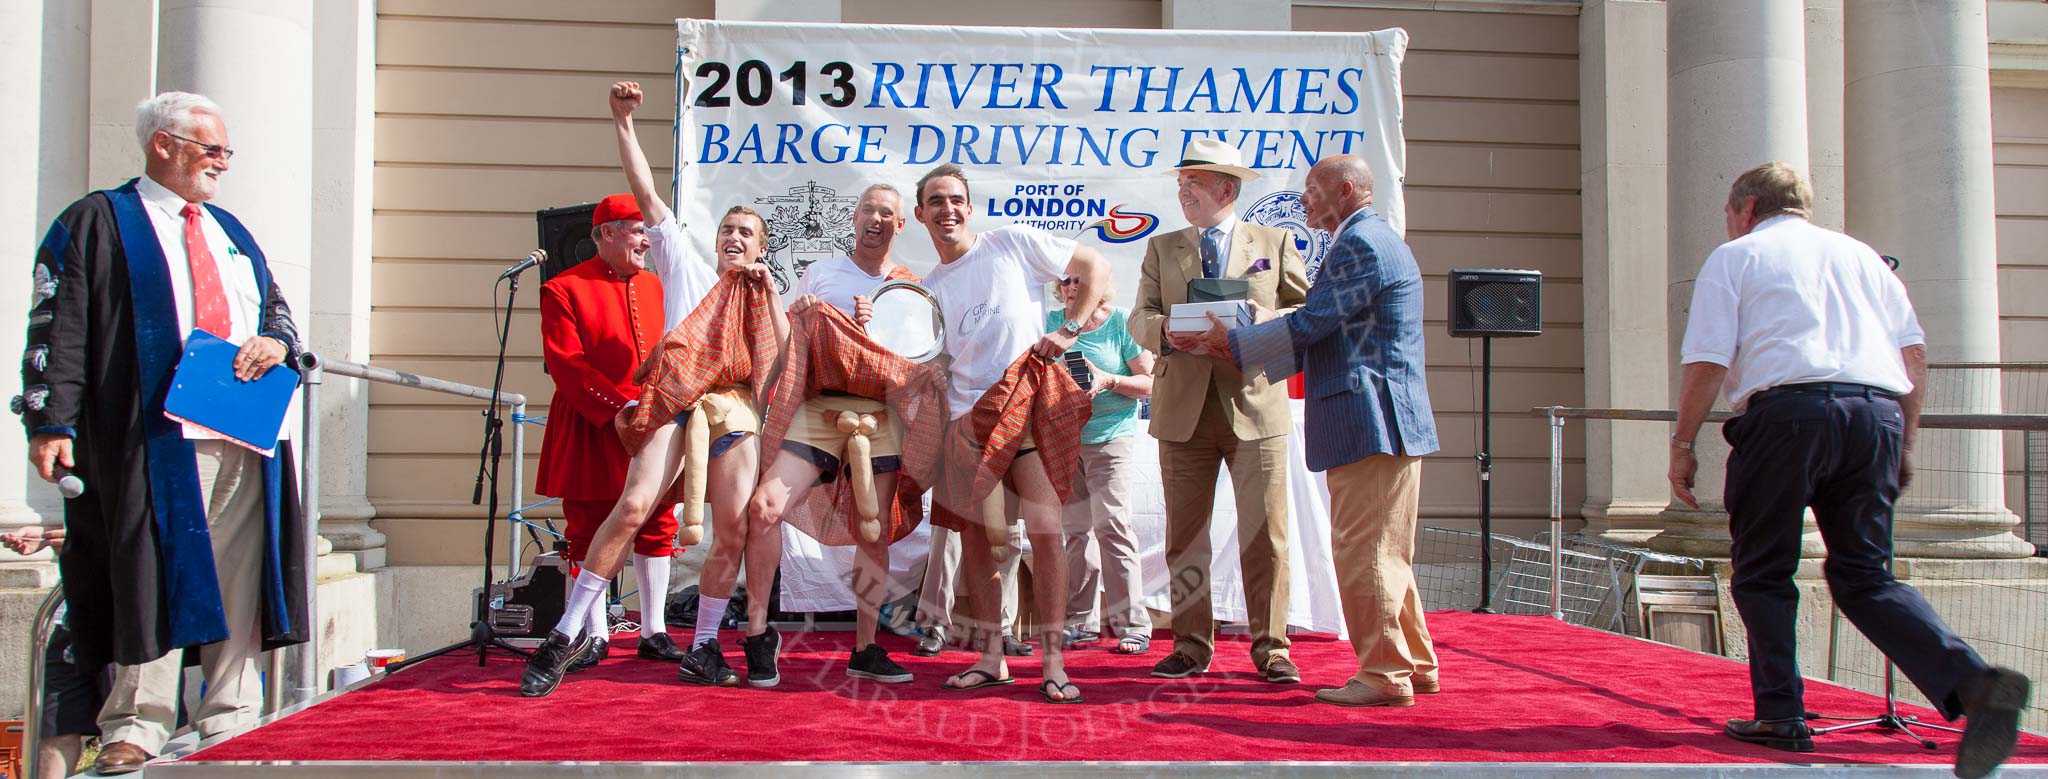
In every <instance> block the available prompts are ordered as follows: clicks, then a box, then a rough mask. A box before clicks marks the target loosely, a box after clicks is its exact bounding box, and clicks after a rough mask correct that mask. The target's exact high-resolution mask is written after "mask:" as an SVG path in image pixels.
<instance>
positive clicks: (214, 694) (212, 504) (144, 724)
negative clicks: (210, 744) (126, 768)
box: [99, 441, 263, 755]
mask: <svg viewBox="0 0 2048 779" xmlns="http://www.w3.org/2000/svg"><path fill="white" fill-rule="evenodd" d="M192 443H193V445H194V448H196V449H197V450H198V456H199V494H200V495H202V496H204V497H205V499H206V520H207V521H206V524H207V532H208V533H209V534H210V535H211V536H212V540H213V567H214V573H215V575H217V576H218V577H219V578H220V595H221V609H222V611H223V612H224V613H225V614H226V617H227V624H228V637H227V639H226V640H224V641H216V642H214V643H211V644H206V645H204V646H202V647H200V649H199V661H200V669H201V671H202V673H203V674H204V675H205V678H206V692H205V695H204V697H202V698H200V701H199V709H198V710H197V711H196V712H194V713H193V716H192V725H193V727H195V728H197V729H198V730H199V735H200V737H202V738H211V737H213V736H216V735H220V734H222V733H227V732H229V731H232V730H235V729H237V728H241V727H243V726H246V725H248V724H250V723H252V722H255V720H256V715H257V712H258V707H259V706H261V705H262V703H263V682H262V677H261V676H260V675H259V674H258V673H257V671H256V656H257V654H259V653H260V652H261V651H262V645H263V640H262V629H261V625H260V624H259V619H260V614H259V612H260V611H261V610H262V607H263V596H262V594H261V588H262V584H263V460H262V459H261V458H260V457H258V456H257V455H256V454H255V453H254V452H251V451H249V450H247V449H243V448H242V447H239V446H236V445H234V444H229V443H223V442H221V441H194V442H192ZM184 660H185V653H184V652H183V651H182V650H175V649H174V650H171V652H169V653H168V654H165V655H164V656H163V657H159V658H157V659H155V660H151V661H149V662H147V663H143V664H141V665H117V666H115V667H114V685H113V689H112V690H111V691H110V692H109V693H108V695H107V703H106V705H105V706H102V707H100V719H99V724H100V734H101V735H100V740H101V741H102V742H104V743H108V744H112V743H114V742H117V741H125V742H128V743H130V744H134V745H136V746H138V747H141V748H142V749H143V751H146V752H148V753H150V754H152V755H155V754H161V753H162V752H163V748H164V744H165V742H168V741H169V740H170V737H171V729H172V728H173V727H174V726H175V725H176V724H177V721H178V682H179V680H180V678H181V677H182V676H183V671H184V665H185V663H184Z"/></svg>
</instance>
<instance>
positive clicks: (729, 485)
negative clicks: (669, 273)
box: [520, 81, 789, 697]
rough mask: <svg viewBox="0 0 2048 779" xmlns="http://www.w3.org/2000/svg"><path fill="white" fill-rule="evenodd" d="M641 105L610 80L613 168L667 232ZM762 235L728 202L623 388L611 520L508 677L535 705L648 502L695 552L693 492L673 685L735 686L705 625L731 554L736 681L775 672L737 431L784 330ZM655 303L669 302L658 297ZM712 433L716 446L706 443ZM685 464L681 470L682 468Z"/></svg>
mask: <svg viewBox="0 0 2048 779" xmlns="http://www.w3.org/2000/svg"><path fill="white" fill-rule="evenodd" d="M641 98H642V93H641V90H640V87H639V85H638V84H636V83H633V82H630V81H622V82H619V83H617V84H614V85H612V89H611V105H612V117H613V125H614V128H615V129H616V131H617V135H618V140H619V154H620V159H621V162H622V163H623V167H624V168H625V172H626V180H627V183H628V184H629V185H631V187H632V189H633V194H634V196H635V198H637V199H638V200H639V203H640V205H641V208H642V210H643V211H644V212H645V214H646V216H647V217H648V219H649V220H651V221H652V222H654V223H655V224H657V225H665V226H667V227H668V229H670V230H672V231H674V230H678V229H679V228H677V227H676V226H675V225H674V222H673V220H674V218H675V217H674V214H673V212H671V211H670V210H669V208H668V206H667V204H665V203H663V202H662V201H661V198H660V196H659V194H657V192H656V190H655V188H654V178H653V175H652V173H651V171H650V170H649V168H648V166H647V161H646V158H645V157H644V156H643V155H642V153H641V150H640V144H639V141H638V139H637V138H636V137H635V135H634V132H633V123H632V113H633V109H634V108H636V107H638V106H639V104H640V101H641ZM767 232H768V225H767V223H766V221H764V220H763V219H762V218H761V216H760V214H757V213H755V212H754V211H753V210H752V209H749V208H746V207H744V206H735V207H733V208H732V209H731V210H729V211H727V212H726V214H725V217H724V218H723V219H721V220H720V221H719V223H718V237H717V240H716V241H715V244H714V245H715V247H716V249H717V253H718V257H717V261H718V267H719V270H720V278H719V280H718V283H717V285H716V286H714V287H712V288H711V290H710V291H709V292H708V293H705V294H704V295H703V297H702V300H701V301H697V302H695V304H694V305H695V307H694V308H693V309H691V310H690V312H689V315H688V316H686V317H683V318H682V321H681V322H680V323H678V324H676V325H675V326H674V327H673V328H671V329H670V330H669V332H668V334H667V335H666V336H664V337H663V338H662V341H661V344H660V346H659V347H658V348H657V349H656V350H655V352H654V354H653V356H652V357H650V358H649V359H648V360H647V362H646V363H645V364H643V365H642V366H641V367H640V370H639V371H638V372H636V373H635V375H634V377H633V381H634V382H635V383H636V384H638V385H639V386H640V388H641V389H640V396H639V399H638V400H636V401H634V402H633V403H630V404H628V405H627V406H626V407H625V408H624V409H622V410H621V411H620V413H619V415H618V417H617V420H616V426H617V428H618V432H619V437H620V439H621V441H622V442H623V443H624V445H625V449H626V451H628V452H631V453H632V459H631V461H630V462H629V463H628V464H627V466H626V480H625V484H624V486H623V488H622V489H621V493H620V495H619V499H618V502H617V503H616V504H614V506H613V507H612V511H611V513H610V515H608V516H607V517H606V518H605V520H604V523H603V524H602V525H601V526H600V527H599V528H598V530H597V533H596V534H595V535H594V536H593V537H592V538H591V541H590V546H589V551H588V552H587V554H586V555H585V557H584V560H583V570H582V572H581V573H579V574H577V577H576V582H575V585H574V586H573V587H572V588H571V590H570V594H569V604H568V606H567V608H565V609H564V613H563V616H562V621H561V623H559V624H557V625H556V626H555V629H554V630H553V631H552V632H550V633H549V634H548V637H547V640H546V641H544V642H542V643H541V645H540V646H539V647H537V648H536V649H535V650H534V653H533V655H532V656H531V657H529V658H527V664H526V670H525V672H524V674H523V675H522V677H521V679H520V694H521V695H524V696H527V697H540V696H544V695H547V694H549V693H551V692H553V691H554V689H555V687H556V686H558V685H559V684H560V683H561V679H562V675H563V673H565V672H566V671H567V670H568V668H569V667H571V666H572V665H574V664H575V663H576V662H577V660H579V659H580V658H581V657H582V656H583V655H584V653H586V652H588V651H590V649H591V646H592V638H591V636H590V635H589V634H588V631H587V630H585V628H584V626H585V624H586V622H587V620H588V616H587V614H588V610H589V609H592V608H597V607H598V604H599V603H601V602H602V594H603V592H604V589H605V587H606V586H608V585H609V584H610V583H611V579H612V577H614V576H616V575H618V571H619V569H620V568H621V567H622V566H623V564H624V561H625V555H626V552H627V550H628V548H629V547H630V546H631V544H632V539H633V538H634V536H636V535H637V534H638V533H639V528H640V527H641V526H642V525H643V524H644V523H645V522H646V521H647V519H648V517H649V516H651V515H652V514H654V513H655V512H656V510H657V507H659V506H663V505H671V504H675V503H678V502H684V507H683V510H684V512H685V514H684V520H683V523H682V524H683V527H682V536H683V542H684V543H685V544H691V543H696V542H698V541H699V540H701V537H702V529H701V525H700V523H701V520H700V519H697V515H698V514H699V513H701V511H702V502H703V500H704V499H705V498H706V497H708V498H709V501H710V503H711V507H712V528H713V533H712V536H713V538H712V550H711V554H710V556H709V558H708V559H706V561H705V564H704V570H703V572H702V573H701V574H700V575H699V577H698V582H699V584H698V589H699V592H700V593H702V594H703V597H702V599H701V600H700V601H699V619H698V624H697V635H696V638H695V640H694V641H692V646H691V649H690V650H689V651H688V652H686V653H684V657H683V660H682V661H681V663H680V665H679V670H678V676H679V677H680V678H681V679H682V680H683V681H686V682H693V683H699V684H712V685H721V686H731V685H734V684H737V683H738V679H737V676H736V675H735V674H734V673H733V671H732V669H731V668H730V667H729V666H727V664H726V662H725V658H724V655H723V653H722V652H721V651H720V649H719V645H718V639H717V627H718V620H719V616H720V615H721V614H723V613H724V611H725V599H726V598H727V597H730V595H731V594H732V588H733V585H734V583H735V582H736V581H737V579H738V573H739V567H740V562H741V558H742V556H744V557H745V558H746V561H747V566H746V568H747V583H748V585H749V589H750V590H753V591H754V592H756V593H759V594H760V595H759V597H756V598H753V599H752V600H751V602H750V604H749V606H750V607H749V608H748V610H747V618H748V619H747V622H748V624H747V637H746V638H745V639H744V641H743V642H742V643H743V647H744V648H745V650H746V653H747V659H748V666H749V667H748V682H749V683H750V684H753V685H754V686H759V687H769V686H773V685H775V684H776V683H777V682H779V681H780V677H779V675H778V674H777V672H776V667H775V666H776V655H777V653H778V652H779V651H780V648H781V638H780V636H778V635H777V634H776V633H775V631H774V629H773V628H771V627H769V625H768V620H767V617H768V614H767V606H768V598H767V593H768V592H769V591H770V590H771V589H772V588H773V582H774V580H775V570H776V568H777V567H778V566H779V564H780V561H781V557H782V539H781V534H780V532H779V530H777V529H776V528H773V527H770V528H768V529H769V530H774V531H776V532H773V533H763V532H758V531H759V530H760V529H759V528H754V527H750V526H749V524H748V522H747V517H746V507H747V503H748V501H749V499H750V498H751V497H752V495H753V491H754V484H755V481H756V479H757V478H758V476H759V473H760V457H759V442H758V440H757V438H758V436H752V435H747V434H748V433H753V432H757V431H758V430H759V421H758V420H759V412H758V410H757V407H756V404H755V399H754V392H753V389H752V388H755V387H761V388H765V387H766V386H767V382H768V373H769V371H771V370H772V369H773V367H774V365H775V362H776V360H777V359H778V357H779V355H780V347H781V343H782V341H783V340H784V339H785V338H787V336H788V329H789V322H788V319H787V317H785V316H784V315H783V313H782V306H781V300H780V298H779V296H778V295H777V294H776V291H775V287H774V285H773V283H771V282H770V280H769V275H768V266H767V265H766V264H764V263H762V262H761V258H762V256H763V255H765V254H766V253H767ZM679 237H680V236H671V238H679ZM677 243H680V241H677ZM666 302H669V303H675V302H679V301H678V300H677V299H676V298H675V297H674V296H670V297H669V298H668V299H667V301H666ZM681 302H686V303H687V302H688V301H681ZM671 315H673V311H671ZM714 437H715V438H716V439H717V441H716V443H712V440H711V439H713V438H714ZM686 456H687V458H688V459H689V460H690V461H691V462H690V463H689V466H690V467H689V468H687V469H686V468H685V467H684V466H685V459H686ZM686 470H687V471H688V472H689V474H690V476H691V479H690V480H689V481H691V483H690V484H688V485H685V484H684V483H682V482H679V481H678V480H677V477H678V476H679V475H682V474H683V473H684V472H685V471H686ZM707 482H708V484H707ZM707 490H708V495H707ZM686 494H688V495H689V497H688V498H687V501H686V498H685V495H686ZM720 593H722V594H720Z"/></svg>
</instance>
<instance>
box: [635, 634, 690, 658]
mask: <svg viewBox="0 0 2048 779" xmlns="http://www.w3.org/2000/svg"><path fill="white" fill-rule="evenodd" d="M634 653H635V654H638V655H639V656H640V659H642V660H659V661H661V662H664V663H680V662H682V661H683V650H681V649H677V648H676V640H675V639H673V638H669V637H668V634H667V633H656V634H654V635H651V636H641V637H640V648H639V649H636V650H634Z"/></svg>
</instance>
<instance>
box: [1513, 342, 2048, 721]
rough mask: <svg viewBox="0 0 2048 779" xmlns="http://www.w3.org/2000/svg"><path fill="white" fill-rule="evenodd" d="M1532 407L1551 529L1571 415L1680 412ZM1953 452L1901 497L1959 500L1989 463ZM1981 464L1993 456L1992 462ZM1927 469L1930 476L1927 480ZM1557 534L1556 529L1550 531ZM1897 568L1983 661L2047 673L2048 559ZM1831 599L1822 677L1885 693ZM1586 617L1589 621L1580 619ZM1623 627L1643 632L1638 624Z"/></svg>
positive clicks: (1937, 421)
mask: <svg viewBox="0 0 2048 779" xmlns="http://www.w3.org/2000/svg"><path fill="white" fill-rule="evenodd" d="M1948 369H1949V370H1953V371H1983V370H1995V369H1993V368H1985V367H1981V366H1961V367H1956V366H1949V368H1948ZM1982 381H1983V380H1982V379H1981V378H1978V379H1971V380H1965V381H1961V382H1956V383H1957V384H1964V385H1967V384H1972V383H1982ZM2014 383H2015V382H2014V380H2013V379H2012V378H2011V377H2005V378H2004V385H2005V386H2006V387H2008V388H2009V387H2011V386H2013V384H2014ZM1930 386H1931V387H1935V388H1940V387H1942V386H1944V384H1943V383H1942V382H1941V381H1939V380H1936V381H1934V382H1930ZM1937 397H1939V395H1937ZM2033 402H2034V403H2035V404H2037V405H2038V404H2040V403H2042V402H2043V399H2042V398H2039V397H2036V398H2035V399H2034V400H2033ZM1942 407H1945V408H1955V407H1969V406H1968V405H1967V404H1966V403H1964V402H1950V403H1944V404H1943V405H1942ZM1978 407H1982V406H1981V405H1980V406H1978ZM1531 413H1532V414H1535V415H1538V416H1543V417H1545V418H1547V419H1548V420H1549V421H1550V433H1551V474H1552V476H1551V496H1552V498H1551V500H1552V505H1551V515H1552V517H1551V521H1552V528H1553V532H1556V531H1557V530H1558V529H1560V528H1561V523H1562V519H1563V518H1562V511H1561V508H1562V507H1561V506H1560V505H1559V501H1560V500H1561V496H1562V492H1563V491H1562V487H1563V485H1562V479H1561V473H1562V467H1561V464H1562V452H1563V449H1562V441H1563V435H1564V426H1565V420H1567V419H1605V420H1623V421H1644V422H1671V421H1674V420H1675V419H1676V417H1677V415H1676V413H1675V412H1672V411H1668V410H1646V409H1588V408H1565V407H1547V408H1535V409H1531ZM1728 416H1729V415H1728V414H1726V413H1721V412H1716V413H1714V414H1712V415H1710V416H1709V417H1708V421H1709V422H1710V423H1717V422H1723V421H1726V420H1727V419H1728ZM1920 426H1921V428H1922V430H1927V431H1991V432H1999V433H2003V434H2004V436H2003V437H2004V438H2005V439H2006V440H2005V441H2004V444H2005V446H2006V451H2007V452H2011V451H2014V447H2013V443H2014V441H2015V440H2024V441H2025V442H2026V445H2027V446H2029V447H2031V446H2033V445H2034V443H2033V442H2034V441H2035V440H2036V439H2041V438H2048V414H1981V413H1924V414H1922V416H1921V418H1920ZM1927 449H1928V447H1924V446H1923V447H1922V451H1923V452H1925V451H1926V450H1927ZM1939 453H1940V450H1939V449H1936V451H1935V454H1937V455H1938V454H1939ZM1950 454H1951V456H1952V457H1953V458H1954V459H1959V460H1966V462H1961V463H1957V462H1943V461H1939V460H1929V461H1928V462H1916V463H1915V467H1916V472H1917V473H1918V474H1919V475H1918V476H1916V478H1915V481H1914V483H1913V486H1912V488H1911V489H1909V490H1908V492H1907V494H1906V497H1905V498H1902V500H1901V503H1902V504H1904V503H1906V502H1907V500H1908V499H1914V498H1918V499H1921V500H1934V501H1935V502H1945V500H1946V499H1949V498H1954V499H1957V500H1960V499H1961V498H1962V497H1963V496H1960V495H1943V494H1941V493H1940V492H1939V491H1940V490H1943V489H1949V488H1952V487H1944V486H1943V485H1944V484H1948V485H1953V484H1956V483H1958V482H1959V481H1960V480H1962V479H1967V478H1973V477H1975V478H1981V477H1984V476H1986V475H1987V474H1985V473H1983V472H1982V468H1983V466H1982V464H1981V463H1974V462H1967V460H1969V459H1970V458H1972V457H1977V458H1979V459H1984V458H1982V455H1983V452H1982V450H1981V449H1978V450H1966V449H1961V448H1953V449H1951V450H1950ZM1985 461H1987V462H1992V461H1995V460H1985ZM2041 462H2042V461H2041V460H2039V459H2036V460H2029V461H2027V464H2026V466H2025V467H2026V469H2027V470H2025V471H2023V472H2022V476H2023V479H2024V480H2025V481H2026V482H2029V483H2032V482H2034V481H2035V480H2036V479H2037V478H2038V476H2039V474H2038V473H2037V471H2036V469H2039V468H2040V467H2041V465H2040V463H2041ZM1944 475H1945V476H1948V477H1950V478H1949V481H1947V482H1944V481H1943V480H1942V477H1943V476H1944ZM2010 475H2011V474H2010V473H2009V472H2001V473H1998V474H1996V477H1997V478H1998V479H2000V480H2004V479H2007V478H2009V477H2010ZM1930 476H1932V477H1933V478H1929V477H1930ZM1930 483H1931V484H1933V485H1935V486H1934V487H1933V490H1934V491H1936V494H1934V495H1929V494H1927V493H1928V490H1927V489H1926V488H1925V487H1923V485H1924V484H1930ZM2037 494H2038V493H2036V492H2027V493H2025V499H2026V500H2027V501H2028V502H2031V501H2034V500H2036V498H2035V495H2037ZM1703 497H1705V496H1703ZM2023 508H2025V510H2027V511H2028V512H2029V515H2028V517H2027V518H2026V520H2027V521H2028V522H2029V523H2030V524H2029V525H2027V526H2023V529H2026V530H2029V532H2031V528H2033V527H2039V526H2040V524H2041V523H2042V522H2043V521H2044V520H2048V517H2044V516H2043V515H2042V514H2040V513H2035V512H2036V507H2034V506H2025V507H2023ZM1539 537H1540V536H1539ZM1555 537H1556V536H1553V538H1555ZM1511 543H1512V544H1513V545H1515V546H1517V547H1519V548H1529V547H1536V548H1540V547H1541V546H1542V545H1541V544H1539V543H1537V542H1534V541H1511ZM1610 546H1611V545H1610ZM1552 548H1553V549H1555V548H1557V547H1556V546H1555V545H1553V546H1552ZM2038 553H2039V552H2038V550H2037V554H2038ZM1651 554H1654V553H1651ZM1571 557H1572V555H1571V554H1570V553H1566V554H1564V555H1556V556H1553V557H1552V558H1551V560H1552V564H1553V565H1556V564H1557V561H1558V560H1560V559H1569V558H1571ZM1898 574H1899V577H1900V578H1901V579H1904V580H1906V581H1907V582H1908V583H1909V584H1911V585H1913V586H1914V587H1915V588H1916V589H1918V590H1920V591H1921V593H1922V594H1924V595H1926V596H1927V598H1928V600H1929V602H1930V603H1932V604H1933V606H1934V608H1935V611H1936V612H1937V613H1938V614H1940V615H1941V617H1942V619H1943V620H1944V621H1945V622H1947V623H1948V625H1949V626H1950V628H1951V629H1953V630H1955V632H1956V633H1957V634H1958V635H1960V636H1961V637H1962V638H1963V639H1964V640H1966V641H1968V642H1969V643H1970V645H1971V646H1973V647H1975V648H1976V649H1977V651H1978V652H1979V653H1980V654H1982V655H1983V656H1984V658H1985V660H1986V661H1988V662H1991V663H1994V664H1997V665H2003V666H2007V667H2010V668H2015V669H2018V670H2020V671H2021V672H2023V673H2026V674H2027V675H2028V676H2030V677H2033V678H2036V679H2042V678H2048V565H2044V564H2042V563H2040V562H2039V561H2036V560H2031V559H2022V560H1914V559H1902V560H1900V561H1899V562H1898ZM1572 586H1573V585H1572V584H1570V583H1569V582H1568V581H1566V580H1563V579H1560V580H1559V585H1558V586H1556V587H1554V588H1553V589H1552V590H1551V591H1550V592H1547V593H1544V594H1545V595H1546V596H1548V598H1549V600H1550V602H1551V603H1553V604H1555V603H1559V602H1560V600H1563V601H1564V602H1566V603H1569V602H1570V601H1571V595H1570V594H1569V593H1570V592H1571V589H1572ZM1559 590H1562V592H1561V593H1560V592H1559ZM1803 594H1805V595H1807V596H1808V597H1817V596H1824V595H1825V594H1826V587H1825V585H1824V584H1814V585H1813V586H1810V587H1807V588H1805V589H1804V590H1803ZM1828 602H1829V609H1830V621H1829V626H1828V630H1827V631H1826V635H1825V636H1823V638H1824V639H1825V640H1826V642H1827V647H1826V658H1825V665H1824V670H1825V675H1826V678H1828V679H1830V680H1832V681H1835V682H1838V683H1841V684H1843V685H1845V686H1849V687H1852V688H1855V689H1859V690H1863V691H1866V692H1872V693H1879V692H1882V691H1883V690H1884V688H1885V685H1886V682H1887V679H1886V673H1887V671H1888V669H1889V668H1890V667H1889V666H1888V665H1886V664H1885V662H1884V659H1883V656H1882V655H1881V654H1879V653H1878V652H1877V650H1876V649H1875V648H1874V647H1872V646H1871V645H1870V643H1869V641H1868V640H1866V639H1864V638H1863V636H1862V634H1860V633H1858V632H1856V631H1855V630H1853V629H1848V628H1847V627H1846V626H1845V625H1844V620H1843V618H1842V616H1841V613H1840V611H1839V610H1837V609H1834V608H1833V601H1832V599H1829V601H1828ZM1557 611H1558V610H1557V609H1553V612H1554V613H1555V612H1557ZM1718 616H1720V617H1722V618H1725V619H1728V620H1730V621H1732V620H1733V617H1734V615H1718ZM1595 622H1597V620H1596V621H1595ZM1581 624H1587V623H1583V622H1582V623H1581ZM1591 626H1594V627H1603V625H1601V624H1592V625H1591ZM1606 629H1611V628H1606ZM1627 632H1631V633H1632V634H1635V635H1642V634H1641V633H1635V632H1634V631H1627ZM1807 667H1809V668H1812V667H1813V666H1811V665H1809V666H1807ZM1897 689H1898V691H1899V694H1900V698H1901V699H1902V700H1907V701H1910V702H1914V703H1920V704H1922V705H1925V704H1926V701H1925V700H1923V699H1921V698H1920V696H1919V694H1918V691H1917V690H1915V689H1913V688H1912V687H1911V685H1900V686H1899V687H1898V688H1897ZM2044 698H2048V696H2042V697H2039V698H2036V699H2035V700H2034V701H2033V702H2032V704H2031V707H2030V708H2029V709H2027V710H2026V711H2025V712H2024V713H2023V714H2022V726H2023V727H2027V728H2030V729H2034V730H2040V729H2042V728H2043V727H2048V700H2044Z"/></svg>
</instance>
